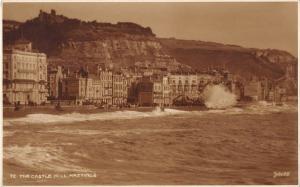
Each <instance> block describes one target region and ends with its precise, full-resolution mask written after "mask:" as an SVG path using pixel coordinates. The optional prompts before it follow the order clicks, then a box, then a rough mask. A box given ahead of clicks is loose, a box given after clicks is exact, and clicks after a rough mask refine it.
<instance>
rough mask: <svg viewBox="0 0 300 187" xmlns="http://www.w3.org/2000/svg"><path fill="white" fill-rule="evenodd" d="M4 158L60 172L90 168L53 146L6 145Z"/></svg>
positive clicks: (80, 170) (31, 166)
mask: <svg viewBox="0 0 300 187" xmlns="http://www.w3.org/2000/svg"><path fill="white" fill-rule="evenodd" d="M3 153H4V154H3V159H4V160H12V161H14V162H18V163H20V164H22V165H24V166H27V167H30V168H33V169H43V170H45V169H47V170H54V171H59V172H67V171H69V172H82V171H86V172H89V171H90V170H88V169H86V168H82V167H80V166H77V165H75V163H76V161H75V160H73V159H70V158H68V157H67V155H65V153H64V152H63V151H62V150H61V149H57V148H53V147H35V146H31V145H26V146H23V147H19V146H16V145H14V146H9V147H4V151H3Z"/></svg>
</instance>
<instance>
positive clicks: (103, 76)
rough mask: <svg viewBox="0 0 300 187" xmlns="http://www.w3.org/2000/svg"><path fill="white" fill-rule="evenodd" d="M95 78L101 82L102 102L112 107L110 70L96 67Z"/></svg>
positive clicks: (111, 76)
mask: <svg viewBox="0 0 300 187" xmlns="http://www.w3.org/2000/svg"><path fill="white" fill-rule="evenodd" d="M97 76H98V77H99V79H100V81H101V91H102V94H101V95H102V102H103V103H105V104H108V105H112V104H113V101H112V97H113V72H112V70H111V69H110V68H108V67H105V66H103V65H102V64H100V65H98V70H97Z"/></svg>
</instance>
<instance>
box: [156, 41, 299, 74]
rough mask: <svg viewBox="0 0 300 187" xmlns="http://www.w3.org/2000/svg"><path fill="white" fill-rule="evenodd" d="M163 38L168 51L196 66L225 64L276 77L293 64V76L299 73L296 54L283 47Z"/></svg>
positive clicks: (238, 70) (238, 71)
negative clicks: (281, 48) (264, 47)
mask: <svg viewBox="0 0 300 187" xmlns="http://www.w3.org/2000/svg"><path fill="white" fill-rule="evenodd" d="M160 42H161V44H162V47H163V48H164V49H165V50H166V52H167V53H169V54H170V55H172V56H174V57H175V58H176V59H177V60H178V61H179V62H183V63H185V64H187V65H189V66H191V67H194V68H199V69H205V68H210V67H211V68H226V69H228V70H229V71H231V72H233V73H235V74H238V75H241V76H242V77H244V78H250V77H252V76H253V75H254V76H257V77H268V78H272V79H277V78H280V77H282V76H283V75H284V74H285V73H286V68H287V67H290V66H291V67H292V69H293V70H292V71H293V76H294V77H296V76H297V58H295V57H294V56H293V55H291V54H290V53H288V52H286V51H282V50H276V49H254V48H244V47H240V46H237V45H225V44H220V43H214V42H203V41H192V40H178V39H174V38H168V39H166V38H161V39H160Z"/></svg>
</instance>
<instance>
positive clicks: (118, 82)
mask: <svg viewBox="0 0 300 187" xmlns="http://www.w3.org/2000/svg"><path fill="white" fill-rule="evenodd" d="M112 88H113V90H112V91H113V95H112V97H113V98H112V99H113V100H112V101H113V105H119V106H120V105H124V104H126V103H127V97H128V95H127V80H126V77H125V76H124V75H123V74H121V73H114V74H113V87H112Z"/></svg>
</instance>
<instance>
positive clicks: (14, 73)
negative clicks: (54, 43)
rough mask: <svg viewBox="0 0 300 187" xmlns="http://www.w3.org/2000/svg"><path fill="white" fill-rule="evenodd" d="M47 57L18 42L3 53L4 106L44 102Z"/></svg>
mask: <svg viewBox="0 0 300 187" xmlns="http://www.w3.org/2000/svg"><path fill="white" fill-rule="evenodd" d="M47 96H48V90H47V56H46V54H44V53H38V52H33V51H32V44H31V42H29V41H26V40H19V41H17V42H16V43H15V45H13V46H12V47H11V48H10V49H4V52H3V100H4V102H5V104H13V103H20V104H30V103H31V104H42V103H44V102H46V100H47Z"/></svg>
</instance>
